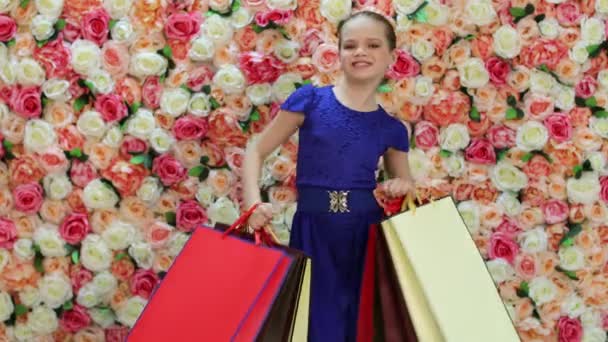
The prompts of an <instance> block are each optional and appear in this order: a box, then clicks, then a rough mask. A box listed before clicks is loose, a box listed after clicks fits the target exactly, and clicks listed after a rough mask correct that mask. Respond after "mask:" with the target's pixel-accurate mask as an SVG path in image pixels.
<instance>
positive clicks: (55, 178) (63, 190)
mask: <svg viewBox="0 0 608 342" xmlns="http://www.w3.org/2000/svg"><path fill="white" fill-rule="evenodd" d="M43 185H44V193H45V194H46V195H47V196H48V197H49V198H51V199H54V200H62V199H64V198H66V197H67V196H68V195H69V194H70V193H71V192H72V182H70V179H69V178H68V176H67V175H66V174H65V173H62V174H48V175H46V176H45V177H44V180H43Z"/></svg>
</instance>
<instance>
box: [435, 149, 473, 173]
mask: <svg viewBox="0 0 608 342" xmlns="http://www.w3.org/2000/svg"><path fill="white" fill-rule="evenodd" d="M441 162H442V165H443V167H444V168H445V169H446V171H447V172H448V175H450V177H461V176H462V175H463V174H464V173H465V171H466V170H467V163H466V161H465V160H464V156H463V155H462V154H461V153H454V154H452V155H450V156H449V157H447V158H443V159H442V160H441Z"/></svg>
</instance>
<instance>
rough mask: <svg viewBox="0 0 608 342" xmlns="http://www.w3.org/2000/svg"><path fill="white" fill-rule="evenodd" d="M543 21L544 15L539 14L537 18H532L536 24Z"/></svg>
mask: <svg viewBox="0 0 608 342" xmlns="http://www.w3.org/2000/svg"><path fill="white" fill-rule="evenodd" d="M543 20H545V14H544V13H543V14H539V15H537V16H535V17H534V21H536V22H537V23H540V22H541V21H543Z"/></svg>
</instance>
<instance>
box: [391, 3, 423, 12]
mask: <svg viewBox="0 0 608 342" xmlns="http://www.w3.org/2000/svg"><path fill="white" fill-rule="evenodd" d="M422 2H423V0H394V1H393V7H395V10H396V11H397V13H398V14H403V15H407V14H411V13H413V12H414V11H415V10H416V9H418V7H420V5H422Z"/></svg>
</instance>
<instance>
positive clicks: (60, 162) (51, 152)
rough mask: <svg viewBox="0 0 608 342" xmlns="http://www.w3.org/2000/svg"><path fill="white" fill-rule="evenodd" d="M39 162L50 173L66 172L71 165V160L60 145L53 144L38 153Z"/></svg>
mask: <svg viewBox="0 0 608 342" xmlns="http://www.w3.org/2000/svg"><path fill="white" fill-rule="evenodd" d="M37 157H38V162H39V163H40V166H42V168H43V169H44V171H46V172H48V173H57V172H61V173H64V172H65V171H67V169H68V167H69V166H70V161H69V160H68V158H67V157H66V156H65V152H64V151H63V150H62V149H60V148H59V147H58V146H52V147H49V148H48V149H46V151H44V152H43V153H40V154H38V155H37Z"/></svg>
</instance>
